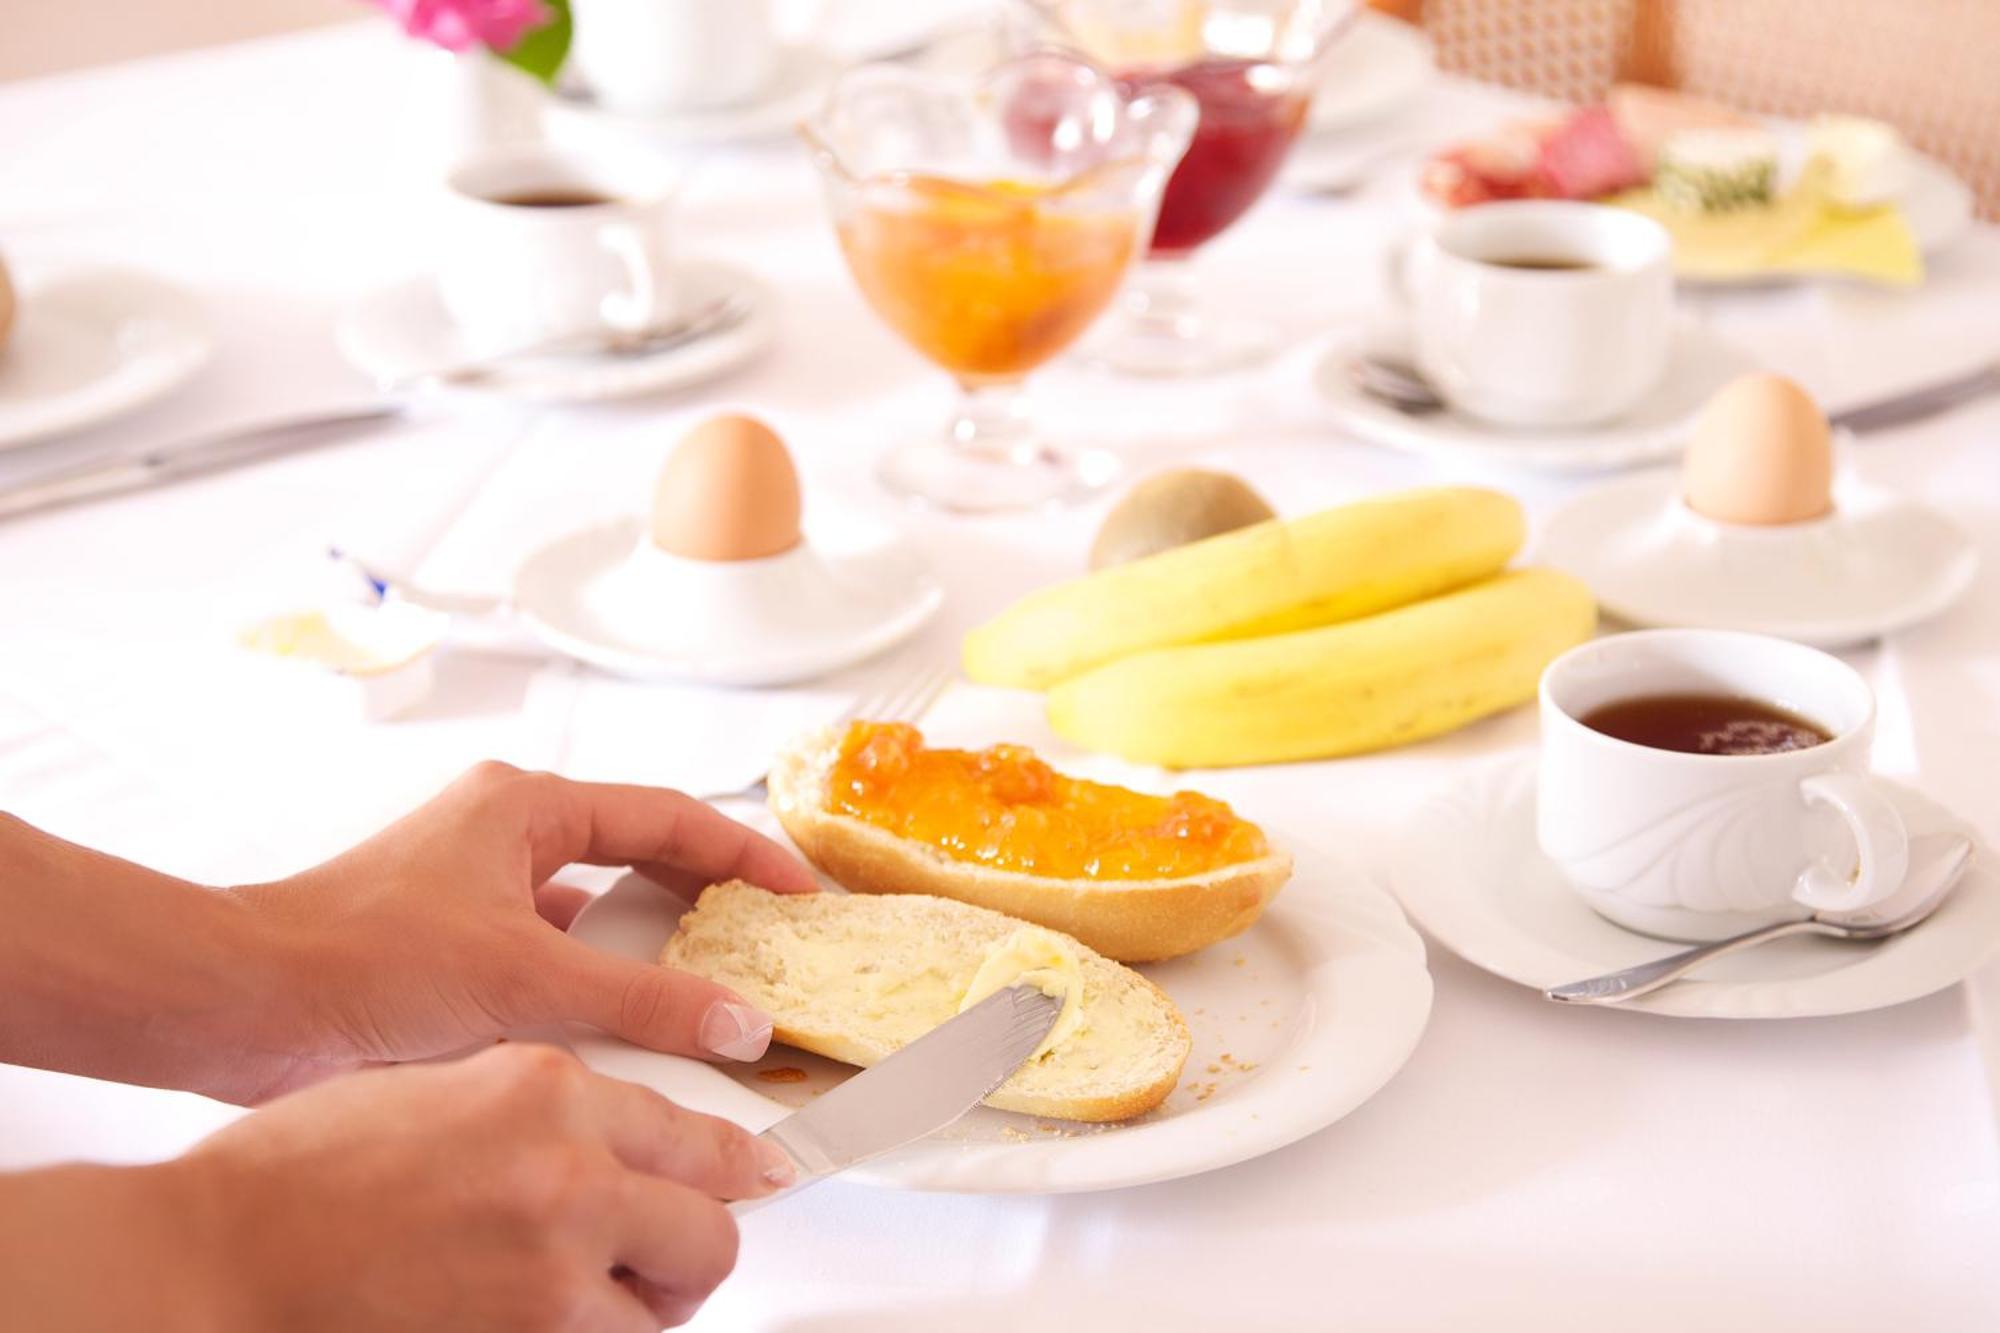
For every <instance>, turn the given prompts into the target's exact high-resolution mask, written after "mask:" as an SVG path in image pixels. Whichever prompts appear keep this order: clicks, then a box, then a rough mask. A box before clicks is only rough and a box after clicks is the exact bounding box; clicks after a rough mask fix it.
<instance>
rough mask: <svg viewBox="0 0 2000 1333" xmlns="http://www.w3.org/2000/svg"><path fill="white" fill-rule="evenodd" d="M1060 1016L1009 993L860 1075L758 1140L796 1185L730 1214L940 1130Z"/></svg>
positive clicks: (1025, 991) (1033, 996)
mask: <svg viewBox="0 0 2000 1333" xmlns="http://www.w3.org/2000/svg"><path fill="white" fill-rule="evenodd" d="M1061 1012H1062V1001H1061V1000H1059V999H1057V998H1056V997H1054V996H1051V995H1045V994H1043V993H1042V992H1041V991H1039V990H1036V989H1034V988H1033V987H1032V986H1010V987H1008V988H1007V989H1005V990H1001V991H995V992H994V993H993V994H991V995H989V996H987V997H986V998H985V999H983V1000H981V1001H980V1002H979V1003H978V1004H975V1005H973V1006H972V1007H971V1008H970V1009H968V1010H966V1011H965V1012H964V1013H962V1014H960V1015H958V1016H957V1017H956V1018H952V1019H948V1020H946V1021H945V1022H943V1023H941V1024H939V1025H938V1026H937V1027H935V1028H932V1029H931V1030H930V1031H929V1032H927V1033H925V1034H924V1035H923V1036H921V1037H919V1038H917V1039H916V1040H915V1041H913V1042H911V1043H910V1044H909V1045H908V1046H905V1047H904V1048H903V1049H902V1050H900V1051H897V1052H896V1053H895V1054H894V1055H892V1056H890V1057H889V1058H888V1059H886V1060H884V1061H882V1062H881V1063H880V1064H878V1065H876V1066H874V1067H873V1068H871V1069H864V1070H862V1071H861V1072H860V1073H858V1074H856V1075H854V1076H853V1077H852V1078H850V1079H848V1080H847V1081H846V1082H845V1083H842V1084H841V1085H840V1086H839V1087H837V1088H834V1089H833V1090H831V1091H830V1092H827V1093H826V1094H825V1095H823V1096H821V1097H819V1098H817V1099H816V1100H814V1101H813V1103H812V1104H811V1105H809V1106H807V1107H806V1108H805V1109H803V1110H801V1111H796V1112H794V1113H793V1114H791V1115H789V1116H787V1117H785V1118H784V1119H783V1120H780V1121H779V1122H778V1123H777V1124H775V1125H773V1126H771V1127H770V1128H769V1129H767V1130H765V1131H764V1133H763V1134H762V1135H761V1137H762V1138H764V1139H765V1140H766V1141H768V1142H771V1143H775V1144H777V1145H778V1146H779V1147H780V1148H782V1149H784V1151H785V1154H786V1156H788V1157H790V1158H791V1159H792V1163H793V1165H794V1166H796V1167H797V1168H798V1172H799V1183H798V1184H797V1185H795V1186H793V1187H792V1189H790V1190H787V1191H786V1192H785V1194H777V1195H771V1196H768V1197H766V1198H763V1199H752V1200H746V1201H744V1202H742V1203H737V1204H733V1205H731V1208H730V1211H732V1212H735V1213H738V1214H741V1213H744V1212H747V1211H749V1210H751V1209H753V1208H757V1207H761V1206H762V1205H764V1204H766V1203H769V1202H771V1200H772V1199H780V1198H784V1197H786V1196H787V1195H789V1194H793V1193H796V1192H797V1191H798V1190H800V1189H803V1188H804V1187H805V1186H807V1185H810V1184H813V1183H814V1182H816V1181H820V1180H824V1179H826V1178H827V1177H828V1176H830V1175H833V1174H834V1173H835V1172H838V1171H845V1170H846V1169H847V1168H848V1167H850V1166H856V1165H859V1164H860V1163H862V1162H866V1161H868V1160H869V1159H871V1158H875V1157H880V1156H881V1155H882V1154H883V1153H886V1152H889V1151H890V1150H892V1149H895V1148H900V1147H902V1146H903V1145H904V1144H906V1143H913V1142H915V1141H916V1140H918V1139H920V1138H923V1137H924V1136H925V1135H926V1134H932V1133H935V1132H936V1131H938V1130H940V1129H943V1128H944V1127H945V1126H946V1125H949V1124H950V1123H951V1122H952V1121H954V1120H956V1119H958V1118H959V1117H960V1116H962V1115H964V1114H965V1113H966V1112H967V1111H970V1110H971V1109H972V1108H973V1107H975V1106H977V1105H979V1103H980V1102H981V1101H983V1100H985V1098H986V1097H987V1096H988V1095H989V1094H990V1093H991V1092H992V1091H993V1090H994V1089H995V1088H997V1087H999V1086H1000V1085H1001V1084H1002V1083H1005V1082H1006V1081H1007V1080H1008V1079H1009V1078H1011V1077H1013V1074H1014V1071H1015V1070H1016V1069H1019V1068H1020V1067H1021V1065H1022V1064H1023V1062H1025V1061H1026V1060H1027V1058H1028V1057H1029V1056H1030V1055H1033V1054H1034V1053H1035V1048H1036V1047H1037V1046H1040V1045H1041V1044H1042V1040H1043V1038H1045V1037H1047V1036H1048V1035H1049V1032H1050V1030H1051V1029H1053V1028H1054V1027H1055V1025H1056V1016H1057V1015H1058V1014H1060V1013H1061Z"/></svg>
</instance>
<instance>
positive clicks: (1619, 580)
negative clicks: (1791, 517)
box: [1537, 469, 1979, 648]
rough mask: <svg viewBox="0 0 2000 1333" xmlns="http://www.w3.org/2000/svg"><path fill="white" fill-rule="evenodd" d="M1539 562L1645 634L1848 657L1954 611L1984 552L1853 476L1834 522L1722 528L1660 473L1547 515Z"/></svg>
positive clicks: (1624, 481) (1910, 504)
mask: <svg viewBox="0 0 2000 1333" xmlns="http://www.w3.org/2000/svg"><path fill="white" fill-rule="evenodd" d="M1537 549H1538V558H1539V559H1540V560H1542V561H1544V562H1546V563H1548V564H1551V565H1554V566H1556V567H1557V568H1559V569H1564V570H1567V571H1568V572H1570V573H1572V574H1574V575H1576V576H1577V577H1578V578H1580V579H1582V580H1583V581H1584V582H1585V583H1588V584H1589V585H1590V588H1591V591H1592V592H1593V593H1595V594H1596V596H1597V600H1598V603H1599V605H1601V606H1602V607H1603V608H1604V610H1606V611H1608V612H1609V613H1611V614H1612V615H1615V616H1617V617H1619V618H1620V619H1621V620H1626V621H1630V622H1631V623H1633V624H1635V625H1646V626H1661V627H1680V626H1685V627H1704V628H1709V629H1735V630H1749V631H1752V632H1755V633H1761V634H1773V635H1777V636H1779V637H1782V638H1787V639H1793V640H1796V641H1798V642H1800V643H1809V644H1812V645H1814V646H1816V647H1821V648H1837V647H1844V646H1847V645H1850V644H1855V643H1862V642H1865V641H1867V640H1869V639H1874V638H1879V637H1881V636H1882V635H1884V634H1889V633H1892V632H1894V631H1896V630H1899V629H1903V628H1905V627H1907V626H1909V625H1913V624H1915V623H1917V622H1918V621H1921V620H1926V619H1928V618H1930V617H1931V616H1934V615H1937V614H1939V613H1940V612H1942V611H1944V610H1945V609H1946V608H1948V607H1949V606H1950V605H1951V604H1952V603H1953V602H1955V601H1956V600H1957V599H1958V598H1959V597H1960V595H1962V594H1963V593H1964V592H1965V590H1966V588H1967V587H1969V586H1970V585H1971V583H1972V580H1973V577H1974V575H1975V574H1976V573H1977V572H1978V568H1979V551H1978V547H1977V546H1976V545H1975V544H1974V543H1973V541H1972V538H1971V537H1970V536H1968V535H1967V534H1966V532H1965V531H1964V530H1963V529H1962V528H1960V527H1959V526H1958V525H1957V524H1956V523H1954V522H1952V521H1951V519H1950V518H1948V517H1946V516H1945V515H1944V514H1942V513H1940V512H1938V511H1937V510H1935V509H1933V508H1931V507H1930V506H1928V505H1925V504H1922V503H1920V502H1919V501H1916V500H1912V499H1909V498H1907V497H1905V496H1901V495H1898V494H1896V493H1894V492H1891V491H1885V490H1881V489H1878V488H1875V487H1871V486H1867V485H1864V484H1862V483H1861V482H1859V481H1857V480H1855V479H1854V478H1852V477H1851V476H1844V477H1842V478H1840V479H1839V481H1838V482H1837V483H1836V485H1835V488H1834V510H1833V513H1831V514H1829V515H1828V516H1827V517H1825V518H1821V519H1814V520H1811V521H1808V522H1804V523H1792V524H1784V525H1779V526H1773V527H1752V526H1745V525H1741V524H1732V523H1718V522H1716V521H1714V520H1712V519H1708V518H1705V517H1703V516H1702V515H1700V514H1698V513H1695V512H1694V511H1693V510H1691V509H1690V508H1688V506H1687V504H1686V502H1685V501H1683V500H1682V499H1681V475H1680V472H1679V471H1678V470H1677V469H1676V470H1655V471H1650V472H1647V473H1645V474H1644V475H1641V476H1634V477H1622V478H1619V479H1618V480H1616V481H1611V482H1606V483H1604V484H1603V485H1601V486H1596V487H1593V488H1591V489H1590V490H1587V491H1585V492H1583V493H1582V494H1580V495H1578V496H1576V497H1575V498H1574V499H1572V500H1570V501H1569V502H1568V503H1567V504H1565V505H1564V506H1562V507H1561V508H1560V509H1558V510H1556V512H1555V513H1554V514H1553V515H1552V516H1551V517H1550V518H1549V520H1548V522H1547V524H1546V525H1545V527H1544V528H1543V531H1542V535H1541V540H1540V542H1539V544H1538V548H1537Z"/></svg>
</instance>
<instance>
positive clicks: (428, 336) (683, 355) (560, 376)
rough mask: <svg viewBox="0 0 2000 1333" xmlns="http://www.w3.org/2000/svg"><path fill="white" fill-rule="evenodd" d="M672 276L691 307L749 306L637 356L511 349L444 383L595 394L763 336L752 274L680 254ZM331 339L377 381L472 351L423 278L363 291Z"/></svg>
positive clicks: (714, 366) (713, 358) (761, 307)
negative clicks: (700, 332) (484, 369)
mask: <svg viewBox="0 0 2000 1333" xmlns="http://www.w3.org/2000/svg"><path fill="white" fill-rule="evenodd" d="M676 277H677V279H678V281H679V284H680V293H681V300H682V301H683V303H684V304H685V305H686V306H687V307H688V308H690V309H692V308H694V307H697V306H704V305H707V304H709V303H710V302H712V301H716V300H720V299H724V298H726V297H729V296H730V295H732V294H736V293H741V295H742V297H743V298H744V299H745V300H746V301H747V303H748V307H749V308H748V312H747V313H746V314H745V315H744V317H743V318H742V319H741V320H740V321H738V322H737V323H735V324H732V325H730V326H729V327H727V328H722V329H717V330H716V331H715V332H714V333H711V334H708V335H706V336H704V337H700V338H697V339H695V340H694V341H693V342H688V343H682V344H680V345H678V346H673V347H667V348H663V349H662V350H660V351H657V352H649V353H646V354H645V355H642V356H533V357H530V356H523V357H516V358H514V359H513V360H511V361H509V362H507V363H506V365H505V368H504V373H499V374H495V375H493V376H491V377H489V378H487V379H484V380H482V381H480V383H479V384H478V386H477V387H467V388H464V389H455V390H453V392H465V393H482V394H495V395H499V396H501V397H505V398H513V399H518V400H520V401H523V402H535V403H590V402H603V401H608V400H611V399H616V398H630V397H634V396H636V395H639V394H646V393H663V392H665V391H667V390H669V389H682V388H686V387H688V386H690V385H694V384H702V383H706V382H707V381H709V380H712V379H715V378H717V377H718V376H721V375H725V374H727V373H729V372H730V371H732V370H734V369H736V368H737V367H738V366H740V365H742V364H744V363H745V362H746V361H749V360H750V359H751V358H753V357H755V356H757V355H758V354H759V353H761V352H763V351H764V350H765V349H766V348H768V347H769V346H770V345H771V339H772V337H773V336H774V335H775V333H776V328H777V320H776V315H775V313H774V308H775V305H776V301H775V298H774V297H773V295H772V293H771V290H770V289H769V288H768V287H766V286H765V285H764V284H763V283H762V282H761V281H759V280H758V279H757V278H756V277H755V276H753V275H752V274H750V273H748V272H746V271H744V270H743V269H740V268H737V267H736V266H735V265H733V264H724V263H720V262H716V261H711V260H688V261H686V262H685V263H683V264H682V265H681V267H680V268H679V269H678V270H677V272H676ZM338 339H339V343H340V350H341V352H342V353H343V354H344V355H345V356H346V357H347V359H348V360H349V361H352V362H353V363H354V364H355V365H356V366H357V367H359V368H360V369H361V370H362V371H363V372H364V373H366V374H368V375H372V376H373V377H375V378H376V379H378V380H382V381H385V382H387V381H395V380H401V379H404V378H406V377H408V376H413V375H421V374H423V373H424V372H426V371H429V370H434V369H437V368H439V367H442V366H450V365H455V364H457V363H459V362H463V361H466V360H468V359H470V358H471V357H472V356H473V352H472V350H471V348H470V347H468V346H467V344H466V341H465V337H464V334H463V333H462V332H461V331H460V330H459V328H458V326H457V325H456V324H455V323H454V322H453V321H452V318H451V315H450V314H449V313H448V312H447V311H446V310H445V308H444V302H443V301H442V300H441V299H440V298H439V296H438V290H437V284H436V283H435V282H434V281H432V280H431V279H430V278H428V277H413V278H405V279H404V280H403V281H401V282H398V283H395V284H393V285H391V286H388V287H383V288H379V289H377V290H375V291H373V292H370V293H368V294H367V295H366V296H363V297H362V298H361V299H360V300H359V301H357V302H356V303H355V304H354V305H353V306H352V307H351V308H350V309H349V310H348V312H347V315H346V317H345V318H344V319H343V320H342V321H341V324H340V329H339V333H338Z"/></svg>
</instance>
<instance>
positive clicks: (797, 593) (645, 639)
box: [513, 517, 944, 686]
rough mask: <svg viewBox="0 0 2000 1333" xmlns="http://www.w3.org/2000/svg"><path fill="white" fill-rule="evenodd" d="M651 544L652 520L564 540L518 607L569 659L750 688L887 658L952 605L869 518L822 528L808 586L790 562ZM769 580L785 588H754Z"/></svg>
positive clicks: (524, 569) (537, 564) (815, 530)
mask: <svg viewBox="0 0 2000 1333" xmlns="http://www.w3.org/2000/svg"><path fill="white" fill-rule="evenodd" d="M646 539H647V525H646V523H645V522H644V521H643V520H641V519H638V518H621V519H615V520H612V521H610V522H607V523H599V524H595V525H593V526H590V527H586V528H581V529H578V530H577V531H575V532H571V533H567V534H565V535H563V536H561V537H558V538H556V539H555V540H554V541H552V542H550V543H549V544H548V545H546V546H543V547H542V548H541V549H539V550H537V551H535V552H534V553H533V554H531V555H530V556H529V557H528V558H527V559H526V560H524V561H522V562H521V566H520V569H519V570H517V571H516V573H515V575H514V590H513V604H514V608H515V610H516V611H518V612H519V613H520V615H521V618H522V620H523V621H524V622H525V623H526V625H527V627H528V628H529V630H531V631H532V632H533V633H534V634H535V635H536V637H538V638H540V639H541V640H542V641H543V642H544V643H546V644H548V645H549V646H550V647H552V648H554V649H555V650H556V651H558V652H561V653H566V654H568V655H569V656H571V657H574V658H576V659H577V660H578V661H581V662H588V663H589V664H590V665H592V666H595V667H599V668H601V669H602V670H605V671H609V672H612V673H613V674H615V675H620V676H631V677H636V678H639V679H656V680H685V681H697V682H700V683H703V684H708V685H745V686H748V685H782V684H787V683H790V682H793V681H800V680H810V679H811V678H813V677H815V676H822V675H825V674H826V673H827V672H829V671H837V670H839V669H840V668H841V667H844V666H849V665H852V664H853V663H855V662H859V661H863V660H864V659H866V658H870V657H873V656H875V655H876V654H877V653H881V652H886V651H887V650H888V649H889V648H891V647H893V646H895V645H896V644H898V643H901V642H902V641H903V640H905V639H907V638H909V637H910V635H912V634H914V633H916V632H917V630H919V629H921V628H922V627H923V625H924V623H925V622H926V621H928V620H929V619H930V618H931V617H932V616H933V615H934V614H936V612H937V609H938V607H939V605H940V604H941V603H942V602H943V601H944V589H943V587H942V585H940V584H939V583H938V581H937V580H936V579H935V578H934V577H932V575H931V573H930V571H929V569H928V568H927V567H926V566H925V564H924V562H923V560H922V558H921V557H920V556H918V555H917V553H916V552H915V551H914V550H913V549H912V547H911V546H910V544H909V543H908V542H907V541H906V540H905V539H904V538H903V537H901V536H900V535H899V534H897V533H896V532H894V531H893V530H891V529H889V528H885V527H881V526H879V525H875V524H870V523H867V522H861V521H844V520H840V519H836V518H831V517H828V518H822V519H815V520H813V521H812V522H810V523H808V524H807V526H806V532H805V548H806V552H807V553H809V554H810V558H811V564H810V565H809V567H808V568H807V569H806V570H804V571H803V573H804V574H806V575H807V576H809V577H807V578H801V577H800V574H801V572H802V571H800V570H799V569H797V568H795V567H794V565H793V561H792V559H790V558H788V557H778V558H776V559H773V560H743V561H728V562H694V561H681V560H675V559H674V558H672V557H669V556H665V555H660V554H655V553H654V552H652V550H651V548H650V547H648V548H646V549H645V551H644V554H646V555H648V556H650V557H651V558H650V559H645V560H634V559H633V556H634V553H635V551H640V549H641V548H640V545H639V544H640V542H641V541H643V540H646ZM798 554H803V553H798ZM781 561H782V562H783V564H782V565H780V562H781ZM774 566H778V567H777V568H773V567H774ZM767 575H775V576H776V577H777V579H778V582H777V584H776V586H770V585H766V584H761V583H760V584H757V585H754V586H753V585H749V584H746V583H745V582H744V580H746V579H758V578H760V577H763V576H767Z"/></svg>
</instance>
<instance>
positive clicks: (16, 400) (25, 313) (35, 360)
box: [0, 269, 215, 449]
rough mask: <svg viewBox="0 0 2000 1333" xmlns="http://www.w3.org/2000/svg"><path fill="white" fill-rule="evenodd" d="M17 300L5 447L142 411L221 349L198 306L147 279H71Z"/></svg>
mask: <svg viewBox="0 0 2000 1333" xmlns="http://www.w3.org/2000/svg"><path fill="white" fill-rule="evenodd" d="M17 296H18V300H19V306H18V307H17V313H16V316H15V317H16V320H17V323H16V325H15V327H14V331H13V335H12V336H11V337H10V338H9V339H8V340H7V344H6V346H5V347H4V348H0V449H7V448H11V447H13V446H15V445H20V444H27V443H30V442H31V441H34V440H41V439H46V438H48V437H49V436H52V435H60V434H63V433H64V432H66V431H73V430H80V429H82V428H83V427H85V426H94V425H97V424H98V423H100V422H104V421H108V420H110V419H111V418H113V417H116V416H120V415H122V414H124V413H126V412H130V411H132V410H133V409H134V408H138V407H143V406H144V405H145V404H147V403H149V402H151V401H153V400H154V399H155V398H158V397H160V396H161V395H162V394H165V393H167V392H169V391H170V390H173V389H175V388H178V387H179V386H180V385H181V384H183V383H184V382H186V381H187V380H188V379H189V378H190V377H191V376H193V375H194V373H195V372H196V371H198V370H200V369H201V368H202V367H203V366H205V365H207V364H208V359H209V356H210V355H211V354H212V353H213V351H214V349H215V340H214V338H213V336H212V335H211V334H210V333H209V328H208V320H207V318H206V317H205V316H204V314H203V313H202V308H201V303H200V302H199V301H197V300H196V299H195V298H194V297H193V296H192V295H190V294H189V293H187V292H185V291H183V290H182V289H181V288H179V287H176V286H173V285H172V284H171V283H166V282H162V281H161V280H160V279H158V278H155V277H151V276H149V275H147V274H144V273H135V272H132V271H129V270H125V269H90V270H83V271H78V272H74V273H66V274H61V275H58V276H53V277H50V278H49V279H47V280H46V281H42V282H37V283H34V284H31V285H27V286H25V287H24V288H23V289H22V290H21V291H19V292H18V293H17Z"/></svg>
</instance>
